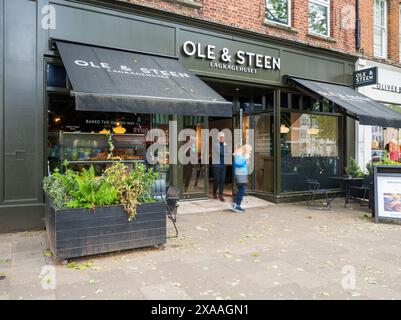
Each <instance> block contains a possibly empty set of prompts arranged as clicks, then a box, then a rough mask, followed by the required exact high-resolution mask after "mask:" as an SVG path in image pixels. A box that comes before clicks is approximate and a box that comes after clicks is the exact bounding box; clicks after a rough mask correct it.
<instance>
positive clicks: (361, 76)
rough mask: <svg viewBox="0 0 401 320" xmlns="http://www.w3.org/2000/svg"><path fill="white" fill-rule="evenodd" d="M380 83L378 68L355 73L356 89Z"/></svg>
mask: <svg viewBox="0 0 401 320" xmlns="http://www.w3.org/2000/svg"><path fill="white" fill-rule="evenodd" d="M377 82H378V68H377V67H373V68H369V69H363V70H358V71H355V72H354V75H353V83H354V88H357V87H364V86H370V85H374V84H376V83H377Z"/></svg>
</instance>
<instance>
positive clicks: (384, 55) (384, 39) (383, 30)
mask: <svg viewBox="0 0 401 320" xmlns="http://www.w3.org/2000/svg"><path fill="white" fill-rule="evenodd" d="M378 3H379V5H380V3H384V19H383V20H384V22H383V25H378V24H376V10H377V9H378V8H377V4H378ZM373 6H374V7H373V55H374V56H375V57H377V58H383V59H387V55H388V26H387V22H388V4H387V0H374V2H373ZM379 9H380V8H379ZM380 18H381V17H380ZM380 20H382V19H380ZM376 27H378V28H380V29H381V35H382V41H381V53H382V54H381V55H380V54H378V53H377V52H376V48H375V46H376V45H375V44H376V41H375V37H376V32H375V31H376V30H375V29H376Z"/></svg>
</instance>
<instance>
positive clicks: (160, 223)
mask: <svg viewBox="0 0 401 320" xmlns="http://www.w3.org/2000/svg"><path fill="white" fill-rule="evenodd" d="M165 219H166V218H165V217H164V219H157V220H152V221H147V222H141V223H138V222H136V221H131V222H130V223H127V221H125V223H122V224H114V223H113V222H111V224H109V225H104V226H97V227H92V226H87V227H82V226H80V227H78V228H75V229H67V230H60V229H59V228H58V229H57V239H59V240H63V241H64V240H70V239H78V238H84V237H94V236H97V235H99V234H103V235H109V234H118V233H124V232H135V231H138V230H149V229H155V228H164V227H165V226H166V221H165Z"/></svg>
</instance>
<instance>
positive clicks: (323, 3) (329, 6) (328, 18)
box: [308, 0, 331, 38]
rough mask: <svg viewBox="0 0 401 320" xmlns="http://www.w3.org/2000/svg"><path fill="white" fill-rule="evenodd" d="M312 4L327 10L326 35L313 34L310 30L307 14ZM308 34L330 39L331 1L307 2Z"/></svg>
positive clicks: (312, 0) (315, 0)
mask: <svg viewBox="0 0 401 320" xmlns="http://www.w3.org/2000/svg"><path fill="white" fill-rule="evenodd" d="M311 3H314V4H316V5H320V6H324V7H326V8H327V34H322V33H318V32H314V31H312V30H311V27H310V24H309V12H310V4H311ZM308 33H309V34H312V35H316V36H319V37H326V38H330V35H331V0H327V1H326V0H308Z"/></svg>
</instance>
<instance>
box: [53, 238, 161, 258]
mask: <svg viewBox="0 0 401 320" xmlns="http://www.w3.org/2000/svg"><path fill="white" fill-rule="evenodd" d="M164 243H166V237H165V236H160V237H155V238H147V239H142V240H132V241H126V242H119V243H108V244H102V245H97V246H96V245H94V246H90V247H85V248H71V249H64V250H58V251H57V253H56V256H57V258H58V259H67V258H68V259H69V258H77V257H82V256H89V255H94V254H99V253H107V252H114V251H121V250H128V249H137V248H144V247H152V246H157V245H162V244H164Z"/></svg>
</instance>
